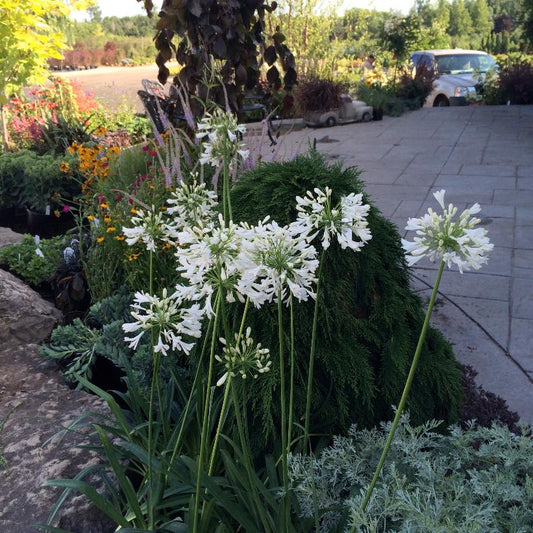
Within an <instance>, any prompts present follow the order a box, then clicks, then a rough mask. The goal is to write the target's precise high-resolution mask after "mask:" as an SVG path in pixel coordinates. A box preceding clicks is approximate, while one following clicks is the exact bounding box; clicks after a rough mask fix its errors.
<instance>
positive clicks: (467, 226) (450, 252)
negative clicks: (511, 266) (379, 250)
mask: <svg viewBox="0 0 533 533" xmlns="http://www.w3.org/2000/svg"><path fill="white" fill-rule="evenodd" d="M445 193H446V191H445V190H444V189H443V190H440V191H437V192H435V193H434V194H433V196H434V197H435V199H436V200H437V202H438V203H439V205H440V206H441V208H442V210H443V213H442V214H438V213H436V212H435V211H433V209H431V208H429V209H428V212H427V213H426V214H425V215H424V216H423V217H422V218H410V219H409V220H408V221H407V226H406V228H405V229H406V230H408V231H416V235H417V237H415V238H414V239H413V241H407V240H405V239H402V245H403V248H404V250H405V251H406V252H407V255H406V259H407V263H408V265H409V266H411V265H414V264H415V263H417V262H418V261H419V260H420V259H422V258H423V257H427V258H428V259H429V260H430V261H439V262H440V261H441V260H442V261H444V262H445V263H446V264H447V265H448V268H451V267H452V265H453V264H454V263H455V264H456V265H457V267H458V268H459V271H460V272H461V273H463V271H465V270H470V269H473V270H478V269H480V268H481V266H482V265H483V264H485V263H486V262H487V261H488V258H487V257H486V255H485V254H487V253H488V252H490V251H491V250H492V249H493V247H494V245H493V244H491V243H490V241H489V239H488V237H487V231H486V230H485V229H484V228H475V226H476V225H478V224H479V223H480V220H479V219H478V218H475V217H472V215H475V214H477V213H479V212H480V211H481V208H480V207H479V204H477V203H476V204H474V205H473V206H472V207H470V208H469V209H465V210H464V211H463V212H462V213H461V214H460V215H459V216H458V217H457V213H458V210H457V207H455V206H454V205H453V204H449V205H448V206H447V207H446V205H445V203H444V195H445Z"/></svg>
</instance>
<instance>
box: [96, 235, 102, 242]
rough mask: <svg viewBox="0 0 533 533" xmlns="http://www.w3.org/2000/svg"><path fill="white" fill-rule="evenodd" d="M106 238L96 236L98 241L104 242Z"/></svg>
mask: <svg viewBox="0 0 533 533" xmlns="http://www.w3.org/2000/svg"><path fill="white" fill-rule="evenodd" d="M103 240H104V237H103V236H100V237H97V238H96V242H102V241H103Z"/></svg>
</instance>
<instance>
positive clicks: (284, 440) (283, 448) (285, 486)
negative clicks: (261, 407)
mask: <svg viewBox="0 0 533 533" xmlns="http://www.w3.org/2000/svg"><path fill="white" fill-rule="evenodd" d="M278 339H279V381H280V385H279V386H280V404H281V405H280V407H281V469H282V479H283V496H282V506H283V510H282V513H283V517H284V523H285V529H284V531H288V523H289V520H288V519H289V513H288V511H289V508H288V500H287V492H288V490H289V467H288V461H287V455H288V449H287V405H286V398H285V392H286V391H285V358H284V355H283V301H282V295H281V290H279V291H278Z"/></svg>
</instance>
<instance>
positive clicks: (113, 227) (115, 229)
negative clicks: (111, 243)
mask: <svg viewBox="0 0 533 533" xmlns="http://www.w3.org/2000/svg"><path fill="white" fill-rule="evenodd" d="M106 231H107V233H113V231H117V228H115V226H109V227H108V228H107V229H106Z"/></svg>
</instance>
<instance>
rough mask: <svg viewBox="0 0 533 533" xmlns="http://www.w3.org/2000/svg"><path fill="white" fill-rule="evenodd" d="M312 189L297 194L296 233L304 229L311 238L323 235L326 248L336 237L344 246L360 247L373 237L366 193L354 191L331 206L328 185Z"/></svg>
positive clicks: (322, 240)
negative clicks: (364, 197) (369, 225)
mask: <svg viewBox="0 0 533 533" xmlns="http://www.w3.org/2000/svg"><path fill="white" fill-rule="evenodd" d="M313 192H314V194H313ZM313 192H311V191H307V194H306V195H305V196H304V197H303V198H302V197H300V196H297V197H296V204H297V205H296V209H297V211H298V217H297V219H296V221H295V222H294V223H293V224H291V230H292V231H293V233H300V232H301V233H302V234H303V235H305V236H306V237H307V238H308V239H309V240H310V241H311V240H313V239H314V238H315V237H316V236H317V235H320V236H321V243H322V248H324V250H326V249H327V248H329V245H330V243H331V240H332V239H337V241H338V243H339V245H340V246H341V248H342V249H345V248H350V249H351V250H353V251H359V250H361V248H362V247H363V246H364V245H365V244H366V243H367V242H368V241H369V240H370V239H371V238H372V234H371V233H370V229H369V228H368V221H367V216H368V212H369V211H370V206H369V205H367V204H363V195H362V194H355V193H351V194H349V195H348V196H344V197H342V198H341V200H340V202H339V203H338V204H337V205H335V206H333V207H332V205H331V192H332V191H331V189H330V188H329V187H326V188H325V190H324V191H323V190H321V189H319V188H315V189H314V191H313ZM354 237H355V238H356V239H355V240H354Z"/></svg>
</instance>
